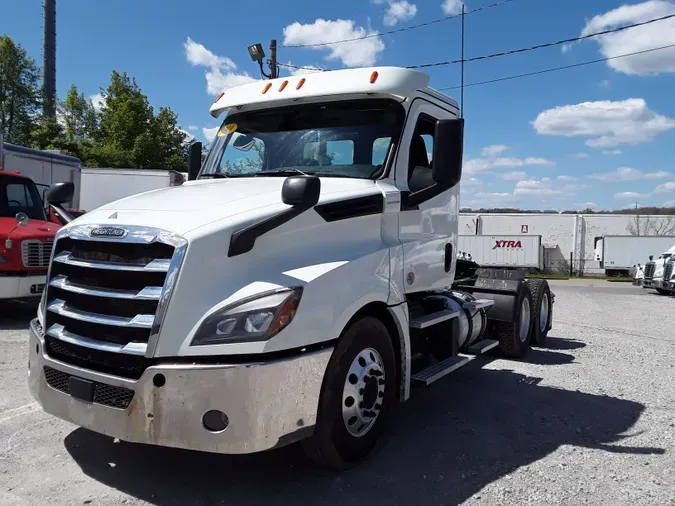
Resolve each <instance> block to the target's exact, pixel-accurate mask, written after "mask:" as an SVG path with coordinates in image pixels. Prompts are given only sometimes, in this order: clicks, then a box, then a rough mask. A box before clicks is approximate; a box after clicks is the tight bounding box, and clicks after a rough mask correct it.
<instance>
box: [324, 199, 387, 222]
mask: <svg viewBox="0 0 675 506" xmlns="http://www.w3.org/2000/svg"><path fill="white" fill-rule="evenodd" d="M314 209H315V211H316V212H317V213H319V216H321V217H322V218H323V219H324V220H325V221H328V222H330V221H339V220H347V219H349V218H358V217H359V216H369V215H371V214H380V213H382V212H383V210H384V197H383V195H382V194H381V193H378V194H376V195H368V196H366V197H357V198H353V199H348V200H341V201H339V202H331V203H329V204H321V205H318V206H316V207H315V208H314Z"/></svg>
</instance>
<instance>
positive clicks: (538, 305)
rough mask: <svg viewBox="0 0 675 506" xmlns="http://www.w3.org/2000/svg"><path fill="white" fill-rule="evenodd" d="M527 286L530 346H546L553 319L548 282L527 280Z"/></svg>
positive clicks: (551, 299)
mask: <svg viewBox="0 0 675 506" xmlns="http://www.w3.org/2000/svg"><path fill="white" fill-rule="evenodd" d="M527 284H528V285H529V287H530V291H531V292H532V319H533V320H534V321H533V323H532V342H531V345H532V346H544V345H546V338H547V337H548V331H549V327H550V323H551V318H552V317H553V298H552V297H551V289H550V287H549V286H548V281H546V280H545V279H528V280H527Z"/></svg>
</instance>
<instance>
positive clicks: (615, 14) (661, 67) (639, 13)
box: [563, 0, 675, 76]
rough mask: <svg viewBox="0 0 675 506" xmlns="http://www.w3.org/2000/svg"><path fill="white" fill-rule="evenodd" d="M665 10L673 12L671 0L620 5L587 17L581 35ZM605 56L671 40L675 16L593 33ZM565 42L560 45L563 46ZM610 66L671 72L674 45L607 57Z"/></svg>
mask: <svg viewBox="0 0 675 506" xmlns="http://www.w3.org/2000/svg"><path fill="white" fill-rule="evenodd" d="M668 14H675V3H673V2H672V1H667V0H649V1H647V2H642V3H638V4H633V5H622V6H621V7H618V8H616V9H613V10H611V11H608V12H606V13H604V14H600V15H598V16H595V17H593V18H591V19H590V20H588V21H587V22H586V26H585V27H584V29H583V30H582V31H581V35H588V34H591V33H595V32H600V31H604V30H609V29H612V28H617V27H620V26H626V25H631V24H635V23H641V22H643V21H648V20H650V19H655V18H659V17H662V16H666V15H668ZM591 40H593V41H595V42H596V43H597V44H598V45H599V46H600V48H599V49H600V53H601V54H602V56H604V57H605V58H612V57H615V56H619V55H622V54H628V53H636V52H638V51H644V50H647V49H653V48H657V47H663V46H667V45H670V44H675V18H670V19H666V20H663V21H658V22H656V23H650V24H647V25H644V26H638V27H635V28H629V29H628V30H622V31H619V32H616V33H611V34H607V35H602V36H599V37H593V38H592V39H591ZM568 48H569V46H564V49H563V50H566V49H568ZM607 65H608V66H609V67H610V68H612V69H613V70H615V71H617V72H620V73H623V74H628V75H638V76H647V75H657V74H660V73H664V72H675V47H672V48H668V49H662V50H659V51H652V52H649V53H643V54H639V55H635V56H628V57H625V58H615V59H612V60H608V61H607Z"/></svg>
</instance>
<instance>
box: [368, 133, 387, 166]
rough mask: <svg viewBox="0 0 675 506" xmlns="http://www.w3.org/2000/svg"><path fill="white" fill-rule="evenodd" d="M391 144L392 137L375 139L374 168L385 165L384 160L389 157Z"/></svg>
mask: <svg viewBox="0 0 675 506" xmlns="http://www.w3.org/2000/svg"><path fill="white" fill-rule="evenodd" d="M390 143H391V137H380V138H379V139H375V142H373V158H372V165H373V167H377V166H378V165H382V164H384V159H385V158H386V157H387V151H388V150H389V144H390Z"/></svg>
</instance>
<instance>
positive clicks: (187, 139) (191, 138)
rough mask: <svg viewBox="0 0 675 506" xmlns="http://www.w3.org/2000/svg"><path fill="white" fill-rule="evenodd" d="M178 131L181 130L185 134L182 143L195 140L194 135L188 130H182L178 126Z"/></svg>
mask: <svg viewBox="0 0 675 506" xmlns="http://www.w3.org/2000/svg"><path fill="white" fill-rule="evenodd" d="M178 131H179V132H181V133H182V134H183V135H184V136H185V138H184V143H185V144H189V143H190V142H192V141H193V140H195V136H194V135H192V134H191V133H190V132H188V131H187V130H183V129H182V128H179V129H178Z"/></svg>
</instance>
